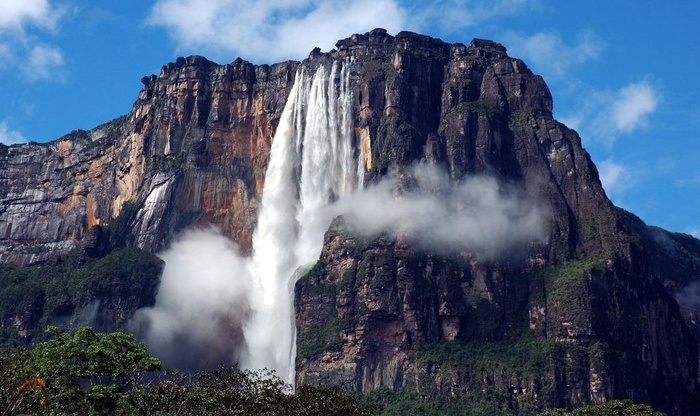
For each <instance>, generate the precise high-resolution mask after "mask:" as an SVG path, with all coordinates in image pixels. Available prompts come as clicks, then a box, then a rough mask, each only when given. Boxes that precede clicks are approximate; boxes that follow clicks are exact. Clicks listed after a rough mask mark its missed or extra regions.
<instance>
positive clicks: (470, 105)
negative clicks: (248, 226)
mask: <svg viewBox="0 0 700 416" xmlns="http://www.w3.org/2000/svg"><path fill="white" fill-rule="evenodd" d="M337 46H338V51H337V52H335V53H336V54H337V55H340V56H353V57H355V62H356V63H357V76H356V80H355V85H356V87H355V88H356V94H355V97H356V106H357V108H358V122H357V126H358V127H357V130H358V133H357V134H358V136H359V137H360V138H361V139H362V140H365V141H367V140H369V141H370V142H371V143H370V144H369V145H366V147H367V148H369V149H371V153H370V155H371V157H369V158H368V160H367V161H366V167H367V169H368V171H369V172H370V178H371V179H370V180H372V179H377V178H379V177H381V176H382V175H383V174H384V173H385V172H387V171H388V169H389V168H390V166H397V165H398V166H407V165H411V164H413V163H417V162H419V163H429V164H436V165H442V166H445V167H446V169H447V171H448V173H449V176H450V177H451V178H452V180H454V181H457V182H458V181H461V180H463V179H464V178H466V177H467V176H469V175H473V174H489V175H495V176H497V177H499V178H500V179H501V180H502V181H506V182H508V183H511V184H513V185H514V186H515V187H516V188H518V189H519V190H520V192H521V193H522V194H523V195H526V196H528V197H529V198H532V199H534V200H538V201H544V203H545V205H546V206H547V207H549V210H550V211H549V212H550V216H549V219H548V225H547V226H548V238H547V239H546V240H547V242H546V244H532V245H531V246H530V247H528V249H527V250H525V251H526V253H524V254H520V255H518V256H509V257H503V258H497V259H485V258H481V257H479V256H478V255H475V254H474V253H469V252H466V253H458V254H452V255H447V256H446V255H441V254H439V253H436V252H431V251H427V252H426V251H425V249H416V248H414V247H411V245H410V244H409V243H408V242H406V241H401V239H399V240H396V239H394V238H389V237H388V236H383V237H377V238H375V239H370V241H365V240H366V237H361V236H359V235H355V234H353V232H352V231H351V230H349V229H347V228H344V227H343V225H342V221H337V222H336V224H335V227H332V228H331V229H330V230H329V231H328V232H327V234H326V240H325V243H324V249H323V253H322V255H321V259H320V261H319V263H318V264H317V265H316V267H315V268H314V269H313V270H312V272H311V273H310V274H309V275H307V276H306V277H305V278H303V279H302V280H300V282H299V283H298V284H297V288H296V290H297V293H296V310H297V324H298V334H299V340H298V343H299V356H298V359H297V369H298V381H299V382H300V383H330V384H335V385H339V386H342V387H344V388H347V389H350V390H356V391H360V392H363V393H367V392H371V391H374V390H377V389H382V388H388V389H390V390H394V391H397V390H400V389H402V388H404V389H405V388H407V387H408V388H409V389H414V391H418V392H422V393H421V394H423V396H429V394H427V393H426V391H433V392H434V394H435V395H438V396H440V395H442V396H440V397H443V398H446V397H450V395H453V396H454V395H455V394H457V393H459V394H461V395H467V396H468V395H469V394H470V393H469V388H472V389H482V390H484V391H486V390H487V389H489V388H497V390H498V391H500V392H501V393H503V394H504V395H505V397H507V399H504V400H505V401H506V402H507V406H508V408H509V409H511V410H512V411H514V412H515V413H523V414H529V413H531V412H532V411H534V410H536V409H537V408H538V407H537V406H538V404H537V403H539V406H541V405H542V403H547V404H548V405H550V406H572V405H578V404H581V403H584V402H589V401H592V402H600V401H604V400H606V399H608V398H611V397H632V398H634V399H637V400H642V401H650V402H653V403H655V404H656V405H658V406H661V407H664V408H665V409H666V410H668V411H670V412H679V413H681V414H682V413H683V412H684V411H687V409H689V408H691V407H692V406H694V405H697V404H698V402H697V400H698V399H697V397H695V396H694V395H695V394H697V389H698V386H697V374H698V348H697V342H696V339H695V337H694V335H693V334H692V332H691V330H690V328H689V326H688V322H687V321H686V320H685V319H684V317H683V316H682V314H681V311H680V310H679V307H678V304H677V302H676V301H675V300H674V299H673V297H672V296H671V295H670V294H669V292H668V291H667V290H665V289H664V287H663V284H662V283H663V282H666V281H668V279H672V280H676V281H678V280H679V279H678V277H675V278H674V277H672V273H670V272H671V270H668V269H664V268H663V267H659V265H660V264H661V263H660V262H659V261H658V260H659V259H658V258H656V257H654V254H651V253H654V252H655V251H654V250H655V249H656V248H655V246H653V245H651V244H650V240H649V238H647V237H644V236H646V234H647V232H648V230H649V228H648V227H646V226H645V225H643V224H641V225H640V224H638V223H634V222H633V221H632V219H631V218H630V217H629V216H627V215H626V214H625V213H623V212H621V211H619V210H618V209H617V208H615V207H614V206H613V205H612V203H611V202H610V201H609V200H608V198H607V197H606V195H605V192H604V191H603V189H602V186H601V184H600V180H599V178H598V172H597V170H596V168H595V166H594V165H593V163H592V162H591V160H590V157H589V156H588V154H587V153H586V151H585V150H584V149H583V148H582V146H581V140H580V138H579V136H578V135H577V134H576V132H574V131H572V130H570V129H568V128H567V127H566V126H564V125H563V124H561V123H559V122H557V121H556V120H555V119H554V118H553V116H552V97H551V94H550V93H549V90H548V89H547V86H546V85H545V83H544V81H543V80H542V78H541V77H539V76H537V75H534V74H533V73H532V72H531V71H530V70H529V69H528V68H527V66H526V65H525V64H524V63H523V62H522V61H520V60H518V59H514V58H511V57H509V56H507V54H506V51H505V49H504V48H503V47H502V46H501V45H498V44H496V43H493V42H490V41H483V40H474V41H473V42H472V43H471V44H470V45H468V46H465V45H460V44H454V45H449V44H445V43H443V42H441V41H439V40H434V39H431V38H427V37H425V36H420V35H415V34H411V33H400V34H398V35H397V36H396V37H391V36H389V35H387V34H386V33H385V32H383V31H374V32H370V33H369V34H367V35H365V36H354V37H352V38H348V39H346V40H344V41H341V42H339V43H338V45H337ZM650 256H651V260H650ZM696 278H697V276H687V277H685V278H683V279H681V280H684V279H689V280H693V279H696ZM684 282H685V283H683V284H687V280H684ZM533 336H534V337H536V339H539V340H549V341H551V342H552V343H553V344H547V345H550V346H551V349H549V347H547V348H544V347H542V346H540V347H541V348H540V347H538V348H539V350H540V351H539V352H537V351H534V350H533V351H530V350H527V352H526V353H524V354H526V355H527V356H528V357H530V358H532V357H539V358H538V359H540V360H542V363H547V365H545V364H542V365H543V366H544V367H546V368H547V369H546V370H541V371H540V370H538V371H539V372H538V371H525V370H523V369H522V368H521V367H518V366H517V365H516V366H515V367H509V368H506V367H503V368H501V367H499V366H497V365H496V366H495V369H494V368H491V369H489V368H482V367H478V366H476V364H474V363H471V362H470V363H471V364H469V363H466V362H461V363H456V364H455V362H454V361H453V358H454V356H452V355H450V356H449V357H446V356H444V355H443V356H440V357H441V358H440V359H437V360H436V359H434V358H430V357H435V355H434V354H431V353H429V351H431V350H430V348H428V349H427V350H426V349H425V348H423V347H421V346H425V345H433V346H435V345H438V346H439V345H443V344H444V343H455V342H456V344H455V345H463V346H467V347H469V346H471V347H469V348H476V347H474V345H481V344H480V343H496V345H502V346H511V347H512V348H513V349H512V350H513V351H519V348H520V349H522V348H521V347H520V345H521V343H522V342H525V341H523V339H527V338H528V337H533ZM504 348H505V347H504ZM426 351H428V352H426ZM542 351H547V354H545V356H541V355H537V354H540V353H542ZM457 356H459V354H457ZM450 357H452V358H450ZM532 359H534V358H532ZM442 360H446V361H447V363H445V362H441V361H442ZM525 361H527V360H525ZM449 363H452V364H453V365H451V364H449ZM475 366H476V367H475ZM475 368H479V370H478V371H477V370H475ZM425 374H431V375H432V376H431V377H429V380H428V382H427V384H426V382H425V379H424V377H422V376H424V375H425ZM475 378H476V379H481V380H482V381H481V382H480V383H476V384H470V383H467V382H465V380H473V379H475ZM421 380H423V381H421ZM440 380H442V382H440ZM448 380H451V381H449V383H448V384H450V385H451V386H452V387H450V388H449V389H448V390H449V391H451V393H450V392H449V391H446V390H445V386H444V383H446V382H448ZM441 386H442V387H441ZM467 386H469V387H467ZM546 386H550V387H546ZM551 386H556V387H554V388H551ZM431 389H432V390H431ZM445 400H447V399H445ZM528 406H529V407H528ZM532 406H535V407H532ZM689 406H691V407H689ZM527 409H530V410H527Z"/></svg>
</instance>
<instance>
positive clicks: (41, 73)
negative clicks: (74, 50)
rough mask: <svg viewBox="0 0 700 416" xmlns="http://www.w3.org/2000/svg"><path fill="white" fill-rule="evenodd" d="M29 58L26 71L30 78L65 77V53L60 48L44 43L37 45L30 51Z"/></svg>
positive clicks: (59, 78)
mask: <svg viewBox="0 0 700 416" xmlns="http://www.w3.org/2000/svg"><path fill="white" fill-rule="evenodd" d="M28 58H29V59H28V60H27V64H26V66H25V67H24V73H25V75H26V76H27V78H28V79H29V80H31V81H38V80H50V79H58V80H62V79H63V78H64V74H63V71H62V68H63V64H64V60H63V53H62V52H61V50H60V49H59V48H55V47H52V46H49V45H43V44H39V45H35V46H34V47H33V48H32V49H31V51H30V52H29V57H28Z"/></svg>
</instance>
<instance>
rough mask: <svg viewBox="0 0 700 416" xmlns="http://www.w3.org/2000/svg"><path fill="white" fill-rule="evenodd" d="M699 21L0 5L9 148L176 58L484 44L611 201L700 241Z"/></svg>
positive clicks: (443, 7)
mask: <svg viewBox="0 0 700 416" xmlns="http://www.w3.org/2000/svg"><path fill="white" fill-rule="evenodd" d="M671 5H672V6H671ZM699 21H700V1H697V0H676V1H674V2H672V3H671V2H668V1H662V0H637V1H625V0H619V1H614V2H612V1H609V0H605V1H602V0H589V1H586V2H570V1H566V2H564V1H556V0H490V1H489V0H441V1H420V2H418V1H416V2H413V1H402V0H269V1H265V2H262V1H257V0H255V1H254V0H150V1H147V0H123V1H117V2H113V1H96V0H0V96H2V100H0V141H2V142H4V143H8V144H9V143H19V142H24V141H30V140H34V141H38V142H44V141H48V140H53V139H55V138H58V137H60V136H61V135H63V134H66V133H68V132H70V131H71V130H75V129H90V128H92V127H95V126H96V125H98V124H101V123H103V122H106V121H108V120H111V119H113V118H115V117H118V116H120V115H122V114H125V113H127V112H128V111H129V110H130V108H131V105H132V104H133V102H134V100H135V99H136V96H137V94H138V91H139V89H140V87H141V83H140V79H141V77H142V76H144V75H148V74H151V73H158V72H159V70H160V67H161V66H162V65H164V64H166V63H168V62H171V61H174V60H175V58H176V57H178V56H187V55H191V54H198V55H204V56H206V57H208V58H209V59H211V60H214V61H216V62H219V63H227V62H230V61H233V60H234V59H235V58H236V57H239V56H240V57H242V58H244V59H247V60H249V61H251V62H254V63H274V62H278V61H281V60H285V59H297V60H300V59H303V58H304V57H306V56H307V55H308V53H309V51H311V49H313V48H314V47H315V46H319V47H321V49H322V50H324V51H327V50H330V49H331V48H332V47H333V45H334V44H335V42H336V40H338V39H340V38H344V37H346V36H349V35H350V34H352V33H364V32H366V31H368V30H371V29H373V28H375V27H384V28H386V29H387V30H389V32H390V33H392V34H396V33H397V32H399V31H401V30H413V31H417V32H421V33H424V34H428V35H431V36H434V37H439V38H442V39H443V40H445V41H448V42H462V43H469V42H470V41H471V39H472V38H475V37H479V38H487V39H493V40H496V41H497V42H500V43H502V44H504V45H505V46H506V47H507V48H508V51H509V54H510V55H511V56H515V57H519V58H522V59H523V60H525V62H526V63H527V64H528V65H529V66H530V68H531V69H532V70H533V71H534V72H536V73H538V74H541V75H543V76H544V78H545V80H546V81H547V83H548V85H549V86H550V89H551V90H552V94H553V96H554V107H555V108H554V111H555V116H556V117H557V118H558V119H559V120H560V121H563V122H565V123H566V124H567V125H569V126H570V127H573V128H575V129H576V130H577V131H578V132H579V133H580V134H581V136H582V137H583V142H584V146H585V147H586V149H587V150H588V151H589V152H590V153H591V155H592V157H593V160H594V161H595V163H596V164H597V166H598V168H599V170H600V172H601V177H602V179H603V182H604V185H605V188H606V191H607V193H608V195H609V196H610V197H611V199H612V200H613V201H614V202H615V203H616V204H617V205H619V206H621V207H623V208H625V209H628V210H630V211H632V212H634V213H635V214H637V215H639V216H640V217H641V218H642V219H643V220H644V221H646V222H647V223H649V224H653V225H658V226H661V227H664V228H667V229H669V230H672V231H680V232H686V233H691V234H694V235H696V236H698V237H700V100H698V99H697V98H696V97H697V95H698V93H700V76H699V75H698V73H699V71H698V68H700V24H698V22H699Z"/></svg>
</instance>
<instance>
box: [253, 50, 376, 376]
mask: <svg viewBox="0 0 700 416" xmlns="http://www.w3.org/2000/svg"><path fill="white" fill-rule="evenodd" d="M350 65H351V63H350V62H349V61H347V60H346V61H343V62H339V61H334V62H333V63H332V64H331V65H330V68H329V67H327V66H324V65H321V66H319V67H318V69H317V70H316V71H315V73H314V74H313V75H312V76H311V75H310V74H307V72H306V70H305V68H302V69H301V70H300V71H298V72H297V75H296V78H295V81H294V86H293V88H292V91H291V93H290V95H289V98H288V99H287V103H286V105H285V107H284V111H283V113H282V117H281V119H280V123H279V126H278V127H277V131H276V133H275V137H274V139H273V142H272V148H271V150H270V161H269V164H268V168H267V173H266V175H265V188H264V190H263V196H262V205H261V207H260V213H259V216H258V226H257V229H256V230H255V233H254V234H253V258H252V261H251V264H250V275H251V276H252V279H253V289H252V291H253V292H252V296H251V299H250V301H251V308H252V310H253V316H252V318H251V320H250V321H249V322H248V323H247V324H246V325H245V327H244V333H245V339H246V344H247V348H248V356H247V357H246V358H244V360H243V362H242V365H243V366H244V367H246V368H250V369H260V368H268V369H272V370H275V371H276V372H277V375H278V376H279V377H281V378H282V379H283V380H285V381H287V382H288V383H290V384H292V385H293V384H294V375H295V368H294V359H295V355H296V343H295V323H294V309H293V308H294V306H293V299H294V283H295V281H296V278H297V276H296V274H295V271H297V270H298V269H299V268H300V267H302V266H305V265H309V264H311V263H313V262H314V261H316V260H317V259H318V256H319V254H320V252H321V248H322V245H323V233H324V232H325V230H326V228H327V227H328V225H329V222H330V220H331V218H330V216H329V214H328V213H327V212H325V211H324V208H325V207H327V206H328V205H329V204H330V203H331V202H333V201H335V200H336V199H338V198H339V197H341V196H343V195H347V194H349V193H350V192H352V191H353V190H354V189H355V188H356V187H357V186H358V184H361V183H362V182H361V181H362V179H363V174H364V169H363V165H362V163H360V162H358V160H359V161H361V160H363V155H362V154H361V152H362V147H361V146H356V145H355V140H354V133H353V125H352V96H351V91H350V77H349V75H350ZM354 149H358V150H357V151H355V150H354ZM355 153H357V154H355Z"/></svg>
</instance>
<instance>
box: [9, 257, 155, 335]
mask: <svg viewBox="0 0 700 416" xmlns="http://www.w3.org/2000/svg"><path fill="white" fill-rule="evenodd" d="M162 269H163V262H162V261H161V260H160V259H159V258H158V257H156V256H155V255H153V254H150V253H147V252H145V251H142V250H139V249H137V248H133V247H130V248H120V249H116V250H114V251H112V252H111V253H109V254H107V255H106V256H104V257H102V258H91V257H88V256H86V255H85V254H84V253H83V252H82V251H81V250H78V249H76V250H73V251H72V252H70V253H69V254H67V255H65V256H62V257H60V258H56V259H55V260H54V261H52V262H51V263H50V264H45V265H42V266H35V267H21V266H15V265H11V264H5V263H0V314H2V315H1V316H0V323H1V324H2V326H1V327H0V345H5V346H18V345H28V344H29V343H31V342H33V341H35V340H38V339H41V338H42V328H44V327H45V326H46V325H48V324H65V325H67V326H76V325H80V324H86V323H90V324H92V325H97V326H98V327H104V328H106V329H117V328H123V327H124V326H125V325H126V321H127V320H128V319H129V318H130V317H131V315H132V314H133V312H134V311H136V309H138V308H140V307H143V306H150V305H153V304H154V302H155V293H156V290H157V287H158V282H159V279H160V274H161V272H162ZM92 309H95V310H98V309H99V310H100V311H101V312H102V313H99V314H95V313H92V312H91V311H92ZM103 321H104V322H103Z"/></svg>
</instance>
